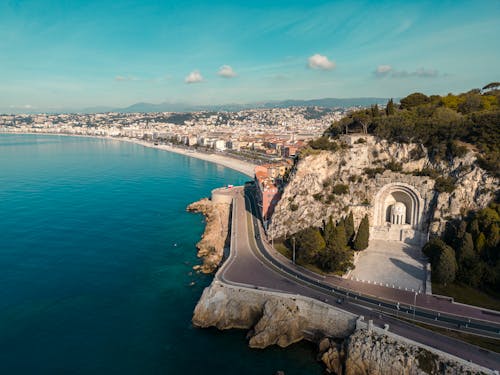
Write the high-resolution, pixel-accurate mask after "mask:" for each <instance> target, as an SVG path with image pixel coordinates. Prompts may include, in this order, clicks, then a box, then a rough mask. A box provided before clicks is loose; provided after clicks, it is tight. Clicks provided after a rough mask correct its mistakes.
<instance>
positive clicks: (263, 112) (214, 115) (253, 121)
mask: <svg viewBox="0 0 500 375" xmlns="http://www.w3.org/2000/svg"><path fill="white" fill-rule="evenodd" d="M346 111H347V109H338V110H328V109H324V108H317V107H290V108H273V109H254V110H243V111H238V112H193V113H171V112H164V113H163V112H162V113H115V112H109V113H95V114H26V115H8V114H5V115H1V114H0V132H18V133H50V134H70V135H89V136H103V137H123V138H136V139H142V140H147V141H150V142H154V143H158V144H173V145H176V146H180V147H191V148H197V149H202V150H203V149H204V150H206V151H207V152H222V153H226V154H228V155H231V156H236V157H240V158H245V159H251V160H252V161H253V162H255V163H256V164H262V163H269V162H270V161H280V160H283V159H288V158H293V157H294V156H295V155H296V154H297V152H298V150H300V148H301V147H303V146H304V145H305V144H306V143H307V141H308V140H310V139H313V138H316V137H318V136H320V135H321V134H323V132H324V131H325V129H326V128H327V127H328V126H329V125H330V124H331V123H332V122H333V121H336V120H338V119H340V118H341V117H342V116H343V115H344V113H345V112H346Z"/></svg>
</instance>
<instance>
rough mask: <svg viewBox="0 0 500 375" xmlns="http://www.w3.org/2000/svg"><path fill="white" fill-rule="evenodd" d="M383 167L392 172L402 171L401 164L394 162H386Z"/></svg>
mask: <svg viewBox="0 0 500 375" xmlns="http://www.w3.org/2000/svg"><path fill="white" fill-rule="evenodd" d="M385 167H386V168H387V169H389V170H391V171H393V172H401V171H402V170H403V164H402V163H398V162H396V161H395V160H391V161H390V162H388V163H387V164H386V165H385Z"/></svg>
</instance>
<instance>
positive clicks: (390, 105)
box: [385, 98, 394, 116]
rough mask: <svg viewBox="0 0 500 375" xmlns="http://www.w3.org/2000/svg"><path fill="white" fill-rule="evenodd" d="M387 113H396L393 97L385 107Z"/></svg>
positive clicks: (388, 114)
mask: <svg viewBox="0 0 500 375" xmlns="http://www.w3.org/2000/svg"><path fill="white" fill-rule="evenodd" d="M385 114H386V115H387V116H390V115H393V114H394V102H393V100H392V98H391V99H389V101H388V102H387V105H386V107H385Z"/></svg>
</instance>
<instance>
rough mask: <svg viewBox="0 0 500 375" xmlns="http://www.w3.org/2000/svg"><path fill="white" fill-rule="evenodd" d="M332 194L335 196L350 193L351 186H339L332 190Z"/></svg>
mask: <svg viewBox="0 0 500 375" xmlns="http://www.w3.org/2000/svg"><path fill="white" fill-rule="evenodd" d="M332 193H333V194H335V195H342V194H347V193H349V186H348V185H345V184H337V185H334V186H333V188H332Z"/></svg>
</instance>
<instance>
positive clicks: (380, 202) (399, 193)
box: [373, 182, 424, 231]
mask: <svg viewBox="0 0 500 375" xmlns="http://www.w3.org/2000/svg"><path fill="white" fill-rule="evenodd" d="M374 203H375V209H374V214H373V226H374V227H382V226H387V225H388V224H393V225H394V224H396V225H405V226H408V227H409V228H411V229H413V230H415V231H420V230H422V229H421V228H422V214H423V208H424V202H423V199H422V197H421V196H420V193H419V192H418V190H416V189H415V188H414V187H413V186H411V185H408V184H405V183H402V182H394V183H390V184H387V185H385V186H384V187H382V188H381V189H380V190H379V191H378V193H377V194H376V195H375V201H374ZM396 203H398V206H399V207H398V212H400V211H401V212H402V211H405V212H404V215H402V214H401V215H400V216H399V218H400V219H398V221H397V223H395V222H392V219H391V215H392V210H393V209H394V207H395V206H394V205H396ZM402 205H404V209H403V208H402ZM401 218H403V219H401ZM400 220H403V221H402V222H400Z"/></svg>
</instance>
